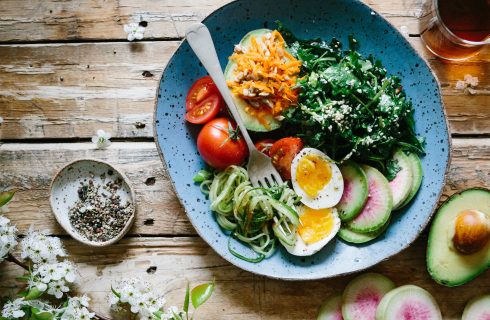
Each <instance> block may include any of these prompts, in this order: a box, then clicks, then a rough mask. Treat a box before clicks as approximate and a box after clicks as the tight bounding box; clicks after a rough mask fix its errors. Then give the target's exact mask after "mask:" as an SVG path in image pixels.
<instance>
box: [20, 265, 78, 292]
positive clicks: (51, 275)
mask: <svg viewBox="0 0 490 320" xmlns="http://www.w3.org/2000/svg"><path fill="white" fill-rule="evenodd" d="M75 280H76V270H75V266H74V265H73V264H72V263H71V262H68V261H63V262H57V263H46V264H36V265H34V271H32V273H31V274H30V278H29V280H28V286H29V288H32V287H37V288H38V289H39V290H40V291H42V292H44V291H46V290H47V293H48V294H50V295H54V296H55V297H56V298H58V299H59V298H60V297H61V296H63V293H64V292H68V291H69V290H70V288H69V285H70V284H72V283H73V282H75Z"/></svg>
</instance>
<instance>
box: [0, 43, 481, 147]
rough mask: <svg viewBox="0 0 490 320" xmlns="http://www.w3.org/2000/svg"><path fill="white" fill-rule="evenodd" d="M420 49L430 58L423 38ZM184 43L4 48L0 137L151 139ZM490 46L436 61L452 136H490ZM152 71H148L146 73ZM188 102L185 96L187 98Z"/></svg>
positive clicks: (0, 58) (0, 60)
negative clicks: (469, 87)
mask: <svg viewBox="0 0 490 320" xmlns="http://www.w3.org/2000/svg"><path fill="white" fill-rule="evenodd" d="M410 41H411V43H412V44H413V45H414V47H415V48H416V49H417V50H419V52H421V53H422V54H424V55H425V56H426V57H428V58H429V57H430V56H429V55H428V54H427V52H426V50H425V49H424V48H423V45H422V44H421V43H420V39H419V38H412V39H410ZM178 44H179V42H177V41H170V42H140V43H132V44H128V43H89V44H48V45H46V44H45V45H3V46H0V117H3V118H4V121H5V122H4V123H3V124H2V125H0V140H1V139H24V138H79V137H82V138H83V137H85V138H86V137H91V136H92V135H93V134H94V132H95V131H96V130H97V129H104V130H106V131H109V132H112V134H113V136H115V137H152V136H153V125H152V121H153V118H152V117H153V115H152V113H153V106H154V101H155V92H156V87H157V85H158V80H159V78H160V75H161V72H162V70H163V67H164V66H165V65H166V63H167V62H168V60H169V58H170V56H171V55H172V53H173V52H174V51H175V49H176V48H177V46H178ZM487 52H490V50H487V51H486V52H484V53H483V54H482V55H481V56H477V57H475V58H474V59H471V60H469V61H466V62H463V63H452V64H446V63H443V62H441V61H439V60H436V59H433V58H430V64H431V65H432V67H433V68H434V70H435V72H436V74H437V75H438V77H439V79H440V81H441V84H442V87H443V94H444V101H445V103H446V105H447V110H448V115H449V119H450V120H451V126H452V131H453V133H458V134H477V133H490V113H489V112H488V106H489V102H490V98H489V95H490V74H489V73H488V72H486V70H489V69H490V60H489V59H487V58H488V57H490V54H488V53H487ZM145 71H146V72H145ZM467 73H468V74H472V75H474V76H478V77H479V78H480V85H479V86H478V91H477V93H476V94H475V95H473V96H468V95H464V94H463V93H462V92H461V91H460V90H455V89H454V86H455V83H456V81H457V80H459V79H462V78H463V77H464V75H465V74H467ZM182 103H184V101H182Z"/></svg>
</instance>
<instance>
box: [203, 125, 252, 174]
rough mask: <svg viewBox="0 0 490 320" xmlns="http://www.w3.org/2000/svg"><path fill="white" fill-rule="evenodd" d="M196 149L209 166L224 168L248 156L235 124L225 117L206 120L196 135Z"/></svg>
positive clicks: (241, 161)
mask: <svg viewBox="0 0 490 320" xmlns="http://www.w3.org/2000/svg"><path fill="white" fill-rule="evenodd" d="M197 150H199V153H200V154H201V157H202V158H203V159H204V161H206V163H207V164H209V165H210V166H211V167H213V168H215V169H218V170H224V169H226V167H228V166H231V165H241V164H243V163H244V162H245V159H246V158H247V156H248V148H247V144H246V143H245V140H243V138H242V137H241V135H240V133H239V131H238V130H237V128H236V124H235V123H233V122H231V120H229V119H226V118H217V119H214V120H211V121H210V122H208V123H207V124H206V125H205V126H204V127H203V128H202V130H201V132H199V136H198V137H197Z"/></svg>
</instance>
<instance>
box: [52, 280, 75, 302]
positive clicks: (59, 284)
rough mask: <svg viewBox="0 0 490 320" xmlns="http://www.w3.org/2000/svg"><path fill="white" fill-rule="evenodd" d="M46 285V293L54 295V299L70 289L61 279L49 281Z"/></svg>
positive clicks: (59, 297)
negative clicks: (47, 287)
mask: <svg viewBox="0 0 490 320" xmlns="http://www.w3.org/2000/svg"><path fill="white" fill-rule="evenodd" d="M48 286H49V289H48V294H50V295H52V296H55V297H56V299H61V297H63V294H64V293H65V292H68V291H70V289H69V288H68V287H67V286H66V283H65V282H64V281H62V280H60V281H53V282H50V283H49V285H48Z"/></svg>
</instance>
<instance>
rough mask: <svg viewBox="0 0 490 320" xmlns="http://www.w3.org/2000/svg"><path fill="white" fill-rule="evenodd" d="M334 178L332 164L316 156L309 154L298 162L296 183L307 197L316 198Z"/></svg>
mask: <svg viewBox="0 0 490 320" xmlns="http://www.w3.org/2000/svg"><path fill="white" fill-rule="evenodd" d="M331 178H332V169H331V168H330V164H329V163H328V162H327V161H325V159H323V158H322V157H320V156H318V155H316V154H309V155H306V156H304V157H302V158H301V159H300V160H299V161H298V166H297V168H296V182H297V183H298V185H299V187H300V188H301V189H303V191H304V192H306V194H307V195H309V196H310V197H312V198H314V197H316V196H317V195H318V192H320V190H322V189H323V188H324V187H325V186H326V185H327V184H328V182H329V181H330V179H331Z"/></svg>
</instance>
